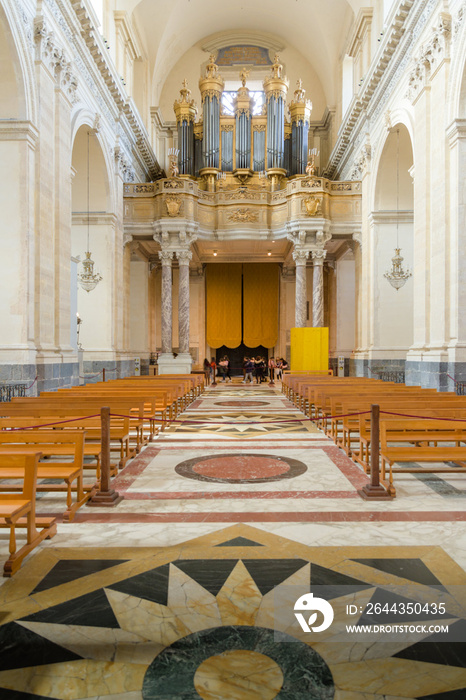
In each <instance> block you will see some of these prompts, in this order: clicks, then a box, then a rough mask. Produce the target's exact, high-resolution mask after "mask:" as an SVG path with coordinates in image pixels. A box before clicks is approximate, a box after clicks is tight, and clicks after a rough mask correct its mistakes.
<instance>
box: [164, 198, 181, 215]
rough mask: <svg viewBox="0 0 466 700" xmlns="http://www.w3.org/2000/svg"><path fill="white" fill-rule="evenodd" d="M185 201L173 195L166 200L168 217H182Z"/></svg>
mask: <svg viewBox="0 0 466 700" xmlns="http://www.w3.org/2000/svg"><path fill="white" fill-rule="evenodd" d="M182 204H183V200H182V199H181V197H179V196H177V195H175V194H171V195H168V197H167V198H166V199H165V206H166V207H167V213H168V216H180V212H181V206H182Z"/></svg>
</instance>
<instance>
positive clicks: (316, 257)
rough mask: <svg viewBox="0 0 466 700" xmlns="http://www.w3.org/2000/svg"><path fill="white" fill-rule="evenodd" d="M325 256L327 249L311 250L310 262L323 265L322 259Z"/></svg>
mask: <svg viewBox="0 0 466 700" xmlns="http://www.w3.org/2000/svg"><path fill="white" fill-rule="evenodd" d="M326 257H327V251H326V250H323V249H319V250H313V251H312V262H313V264H314V266H315V265H323V264H324V260H325V258H326Z"/></svg>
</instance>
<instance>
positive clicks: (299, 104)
mask: <svg viewBox="0 0 466 700" xmlns="http://www.w3.org/2000/svg"><path fill="white" fill-rule="evenodd" d="M311 111H312V102H311V101H310V100H306V91H305V90H304V89H303V81H302V80H301V78H299V80H298V81H297V88H296V90H295V93H294V100H292V101H291V102H290V115H291V122H292V123H293V124H295V123H296V122H299V121H303V122H305V121H306V122H309V120H310V118H311Z"/></svg>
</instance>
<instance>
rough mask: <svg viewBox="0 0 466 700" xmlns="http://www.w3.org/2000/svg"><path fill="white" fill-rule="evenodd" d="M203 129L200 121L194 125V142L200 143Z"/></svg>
mask: <svg viewBox="0 0 466 700" xmlns="http://www.w3.org/2000/svg"><path fill="white" fill-rule="evenodd" d="M203 129H204V124H203V122H202V120H200V121H198V122H197V123H196V124H194V138H195V139H196V141H202V133H203Z"/></svg>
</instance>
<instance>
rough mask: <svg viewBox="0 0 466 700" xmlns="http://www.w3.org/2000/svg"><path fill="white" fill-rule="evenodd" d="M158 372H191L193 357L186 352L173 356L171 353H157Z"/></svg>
mask: <svg viewBox="0 0 466 700" xmlns="http://www.w3.org/2000/svg"><path fill="white" fill-rule="evenodd" d="M157 364H158V373H159V374H191V369H192V366H193V358H192V357H191V355H189V354H188V353H185V354H180V355H177V356H176V357H173V355H171V354H166V355H165V354H162V355H159V358H158V360H157Z"/></svg>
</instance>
